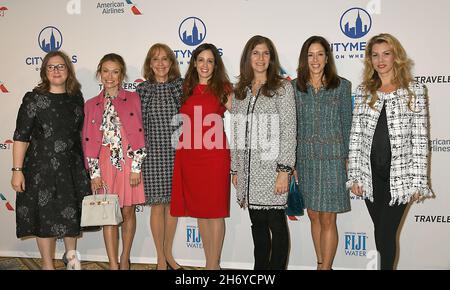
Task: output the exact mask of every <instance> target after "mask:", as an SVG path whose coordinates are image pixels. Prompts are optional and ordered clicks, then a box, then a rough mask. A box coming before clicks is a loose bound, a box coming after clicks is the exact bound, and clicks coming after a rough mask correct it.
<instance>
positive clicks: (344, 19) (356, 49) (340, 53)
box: [330, 7, 372, 60]
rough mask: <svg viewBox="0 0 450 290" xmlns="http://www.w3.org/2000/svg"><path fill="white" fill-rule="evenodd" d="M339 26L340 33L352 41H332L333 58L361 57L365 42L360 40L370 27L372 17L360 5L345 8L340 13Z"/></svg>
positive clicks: (362, 56)
mask: <svg viewBox="0 0 450 290" xmlns="http://www.w3.org/2000/svg"><path fill="white" fill-rule="evenodd" d="M339 26H340V29H341V31H342V33H343V34H344V35H345V36H347V37H348V38H350V39H352V40H354V41H350V42H349V41H343V42H339V41H337V42H333V43H331V44H330V47H331V51H332V52H333V54H334V58H335V59H338V60H339V59H363V58H364V51H365V49H366V44H367V42H366V41H365V40H360V39H361V38H363V37H364V36H366V35H367V33H369V31H370V29H371V28H372V17H371V16H370V14H369V12H367V11H366V10H365V9H363V8H360V7H353V8H350V9H347V10H346V11H345V12H344V13H342V15H341V17H340V20H339Z"/></svg>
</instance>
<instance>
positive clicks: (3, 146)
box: [0, 140, 14, 150]
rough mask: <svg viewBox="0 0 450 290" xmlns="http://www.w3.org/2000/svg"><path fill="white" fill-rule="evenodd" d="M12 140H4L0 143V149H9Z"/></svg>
mask: <svg viewBox="0 0 450 290" xmlns="http://www.w3.org/2000/svg"><path fill="white" fill-rule="evenodd" d="M13 143H14V142H13V141H12V140H5V141H4V142H3V143H0V150H9V149H11V144H13Z"/></svg>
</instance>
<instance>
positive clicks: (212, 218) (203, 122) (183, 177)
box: [170, 43, 232, 270]
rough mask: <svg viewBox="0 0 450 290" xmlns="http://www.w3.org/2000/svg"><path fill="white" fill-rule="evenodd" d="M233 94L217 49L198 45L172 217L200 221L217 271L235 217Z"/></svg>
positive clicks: (188, 80)
mask: <svg viewBox="0 0 450 290" xmlns="http://www.w3.org/2000/svg"><path fill="white" fill-rule="evenodd" d="M231 92H232V86H231V83H230V81H229V79H228V76H227V74H226V71H225V67H224V65H223V62H222V59H221V57H220V54H219V51H218V50H217V48H216V47H215V46H214V45H212V44H208V43H205V44H202V45H200V46H199V47H197V48H196V49H195V50H194V52H193V53H192V58H191V61H190V65H189V68H188V70H187V72H186V76H185V80H184V84H183V97H182V106H181V109H180V113H181V117H182V120H183V126H182V128H181V132H182V135H181V137H180V140H179V143H178V146H177V150H176V153H175V165H174V173H173V183H172V202H171V208H170V213H171V215H172V216H189V217H194V218H197V222H198V226H199V229H200V235H201V237H202V242H203V249H204V251H205V257H206V269H211V270H213V269H220V254H221V252H222V245H223V239H224V236H225V219H224V218H225V217H228V216H229V215H230V151H229V149H228V143H227V138H226V135H225V132H224V129H223V119H222V118H223V114H224V113H225V111H226V110H227V109H229V108H230V107H231V103H230V101H231V98H230V97H229V95H230V93H231Z"/></svg>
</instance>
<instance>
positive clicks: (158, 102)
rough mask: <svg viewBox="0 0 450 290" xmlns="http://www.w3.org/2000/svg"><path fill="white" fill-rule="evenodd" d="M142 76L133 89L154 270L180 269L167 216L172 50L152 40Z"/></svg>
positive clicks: (174, 81) (173, 220)
mask: <svg viewBox="0 0 450 290" xmlns="http://www.w3.org/2000/svg"><path fill="white" fill-rule="evenodd" d="M143 71H144V78H145V79H146V81H145V82H142V83H141V84H139V85H138V87H137V88H136V92H137V93H138V94H139V96H140V97H141V104H142V121H143V125H144V133H145V145H146V149H147V152H148V158H146V159H144V162H143V163H142V176H143V179H144V190H145V197H146V199H145V203H146V205H149V206H151V208H152V209H151V214H150V228H151V231H152V235H153V240H154V242H155V247H156V255H157V263H158V265H157V269H160V270H165V269H177V270H178V269H182V268H181V267H180V266H179V265H178V264H177V262H176V261H175V259H174V258H173V255H172V245H173V239H174V236H175V231H176V228H177V223H178V218H177V217H173V216H171V215H170V212H169V211H170V200H171V194H172V172H173V164H174V158H175V148H174V147H173V146H172V139H171V138H172V135H173V133H174V131H175V130H176V129H177V127H178V126H173V125H172V120H173V118H174V116H175V115H177V114H178V112H179V110H180V102H181V95H182V94H183V89H182V85H183V81H182V79H181V75H180V69H179V67H178V62H177V60H176V58H175V54H174V53H173V51H172V49H170V47H168V46H167V45H165V44H162V43H156V44H154V45H152V47H150V49H149V51H148V53H147V57H146V58H145V62H144V67H143Z"/></svg>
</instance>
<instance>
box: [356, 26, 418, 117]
mask: <svg viewBox="0 0 450 290" xmlns="http://www.w3.org/2000/svg"><path fill="white" fill-rule="evenodd" d="M379 43H387V44H388V45H389V46H390V47H391V48H392V53H393V55H394V65H393V71H394V78H393V79H392V80H391V82H392V84H393V85H395V86H397V87H398V88H403V89H406V90H407V91H408V94H409V98H408V107H409V108H410V110H411V99H412V97H413V96H414V93H413V92H411V91H410V90H409V83H410V82H411V81H412V79H413V78H412V74H411V67H412V61H411V59H409V58H408V56H407V55H406V51H405V49H404V48H403V46H402V45H401V44H400V42H399V41H398V40H397V38H395V37H394V36H392V35H390V34H387V33H381V34H378V35H375V36H374V37H372V38H371V39H370V40H369V42H368V44H367V46H366V56H365V58H364V72H363V82H362V84H363V86H364V88H365V93H366V94H367V95H366V96H365V101H366V102H367V100H368V98H369V95H370V96H371V97H372V98H371V99H370V101H369V103H368V104H369V107H371V108H372V109H374V104H375V102H376V101H377V100H378V95H377V90H378V89H379V88H380V87H381V79H380V77H379V75H378V73H377V72H376V71H375V70H374V68H373V63H372V49H373V46H374V45H375V44H379Z"/></svg>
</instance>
